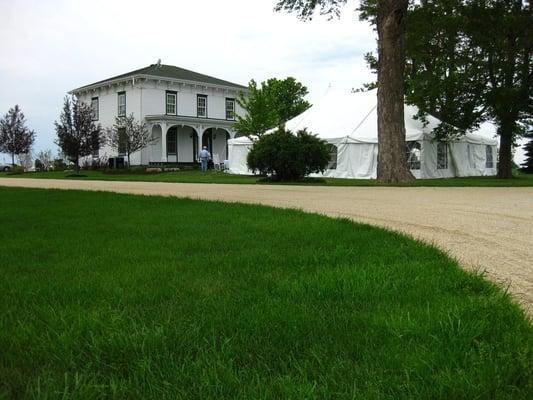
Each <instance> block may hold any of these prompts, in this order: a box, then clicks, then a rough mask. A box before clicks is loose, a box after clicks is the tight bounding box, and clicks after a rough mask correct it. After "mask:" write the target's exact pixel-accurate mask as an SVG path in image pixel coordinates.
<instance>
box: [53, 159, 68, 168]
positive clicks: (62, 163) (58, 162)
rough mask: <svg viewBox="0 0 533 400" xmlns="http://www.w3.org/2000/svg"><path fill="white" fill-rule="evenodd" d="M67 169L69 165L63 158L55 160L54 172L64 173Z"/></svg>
mask: <svg viewBox="0 0 533 400" xmlns="http://www.w3.org/2000/svg"><path fill="white" fill-rule="evenodd" d="M66 168H67V164H66V163H65V161H63V160H62V159H61V158H57V159H55V160H54V171H64V170H65V169H66Z"/></svg>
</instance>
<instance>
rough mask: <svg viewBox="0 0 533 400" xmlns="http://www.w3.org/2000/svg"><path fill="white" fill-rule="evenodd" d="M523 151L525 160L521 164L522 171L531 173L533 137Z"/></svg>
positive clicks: (532, 167)
mask: <svg viewBox="0 0 533 400" xmlns="http://www.w3.org/2000/svg"><path fill="white" fill-rule="evenodd" d="M524 150H525V151H526V159H525V161H524V162H523V163H522V164H521V167H522V171H525V172H528V173H533V136H531V139H530V140H529V142H527V143H526V144H525V145H524Z"/></svg>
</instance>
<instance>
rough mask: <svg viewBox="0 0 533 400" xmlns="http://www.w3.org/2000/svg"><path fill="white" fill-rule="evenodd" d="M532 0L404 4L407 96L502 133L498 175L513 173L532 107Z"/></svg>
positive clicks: (427, 109)
mask: <svg viewBox="0 0 533 400" xmlns="http://www.w3.org/2000/svg"><path fill="white" fill-rule="evenodd" d="M531 11H532V4H531V2H530V3H527V2H524V1H521V0H438V1H437V0H425V1H423V2H420V3H419V4H415V5H414V6H413V8H412V10H410V12H409V29H408V33H407V43H408V46H407V56H408V74H407V89H408V90H407V100H408V102H410V103H414V104H416V105H417V106H418V107H419V108H420V110H421V112H422V114H425V113H430V114H433V115H435V116H437V117H439V118H440V119H441V120H443V121H444V122H446V123H448V124H450V125H453V126H455V127H457V128H458V129H453V128H452V127H451V126H450V125H447V126H446V125H443V126H441V127H439V128H440V129H439V131H438V132H437V133H438V135H439V136H444V137H449V136H453V135H456V134H462V133H464V132H465V131H466V130H468V129H470V128H473V127H475V126H476V125H477V124H479V123H480V122H481V121H483V120H492V121H495V122H496V124H497V125H498V134H499V135H500V150H499V163H498V176H499V177H500V178H510V177H512V166H513V163H512V149H513V146H515V145H516V140H517V138H518V137H520V136H521V135H522V134H523V133H524V132H525V130H526V129H527V126H528V125H529V124H530V121H531V110H532V107H533V101H532V98H533V72H532V64H531V63H532V57H533V53H532V52H533V19H532V16H531Z"/></svg>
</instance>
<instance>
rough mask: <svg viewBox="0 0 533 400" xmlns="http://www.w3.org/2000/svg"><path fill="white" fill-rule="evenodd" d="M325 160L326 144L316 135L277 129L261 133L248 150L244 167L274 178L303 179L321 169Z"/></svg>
mask: <svg viewBox="0 0 533 400" xmlns="http://www.w3.org/2000/svg"><path fill="white" fill-rule="evenodd" d="M328 162H329V147H328V144H327V143H326V142H325V141H323V140H321V139H319V138H318V137H317V136H315V135H313V134H311V133H309V132H307V131H306V130H305V129H304V130H300V131H298V132H297V133H296V135H294V134H293V133H292V132H290V131H288V130H285V129H284V128H279V129H278V130H277V131H275V132H273V133H271V134H269V135H263V136H262V137H260V138H259V140H258V141H257V142H256V143H255V144H254V146H253V148H252V150H250V152H249V153H248V167H249V168H250V169H251V170H252V171H258V172H259V173H260V174H262V175H270V176H271V177H272V178H273V179H274V180H279V181H288V180H299V179H303V178H304V177H305V176H306V175H309V174H310V173H313V172H323V171H324V170H325V169H326V167H327V165H328Z"/></svg>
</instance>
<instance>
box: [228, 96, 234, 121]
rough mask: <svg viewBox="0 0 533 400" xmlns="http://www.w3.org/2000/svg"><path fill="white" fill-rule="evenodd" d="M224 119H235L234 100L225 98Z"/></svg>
mask: <svg viewBox="0 0 533 400" xmlns="http://www.w3.org/2000/svg"><path fill="white" fill-rule="evenodd" d="M226 119H235V99H229V98H226Z"/></svg>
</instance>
